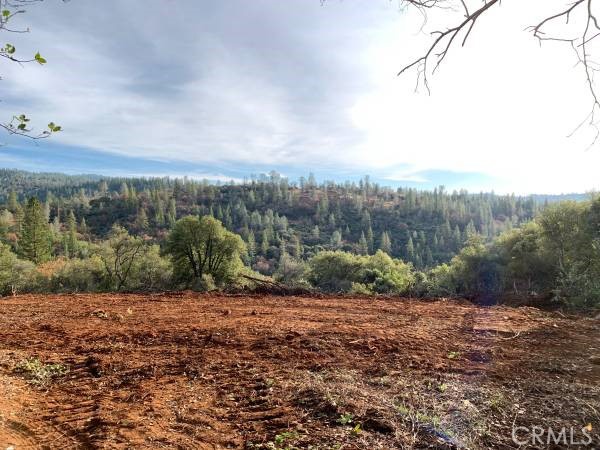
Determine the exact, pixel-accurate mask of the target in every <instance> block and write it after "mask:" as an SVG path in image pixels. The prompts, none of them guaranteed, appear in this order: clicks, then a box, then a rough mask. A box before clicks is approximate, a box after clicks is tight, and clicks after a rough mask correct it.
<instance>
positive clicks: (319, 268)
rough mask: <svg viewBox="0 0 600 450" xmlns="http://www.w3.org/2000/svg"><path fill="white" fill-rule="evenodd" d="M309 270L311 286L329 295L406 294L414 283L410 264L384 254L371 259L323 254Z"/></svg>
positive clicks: (330, 253)
mask: <svg viewBox="0 0 600 450" xmlns="http://www.w3.org/2000/svg"><path fill="white" fill-rule="evenodd" d="M309 266H310V274H309V280H310V282H311V283H312V284H313V285H314V286H316V287H318V288H320V289H322V290H324V291H328V292H355V293H361V294H366V293H371V294H372V293H378V294H406V293H408V291H409V290H410V288H411V286H412V285H413V283H414V280H415V279H414V273H413V271H412V267H411V266H410V265H409V264H405V263H404V262H402V261H400V260H398V259H392V258H391V257H390V256H389V255H388V254H386V253H384V252H382V251H381V250H379V251H378V252H377V253H376V254H375V255H372V256H359V255H353V254H351V253H346V252H341V251H336V252H332V251H327V252H321V253H319V254H317V255H315V256H314V257H313V258H311V260H310V261H309Z"/></svg>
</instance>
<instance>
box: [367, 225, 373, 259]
mask: <svg viewBox="0 0 600 450" xmlns="http://www.w3.org/2000/svg"><path fill="white" fill-rule="evenodd" d="M367 245H368V247H369V254H370V253H373V247H374V242H373V229H372V228H371V226H369V228H367Z"/></svg>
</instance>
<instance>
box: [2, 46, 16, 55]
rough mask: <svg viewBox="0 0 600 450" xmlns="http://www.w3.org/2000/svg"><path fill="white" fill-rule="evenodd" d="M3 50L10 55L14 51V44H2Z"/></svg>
mask: <svg viewBox="0 0 600 450" xmlns="http://www.w3.org/2000/svg"><path fill="white" fill-rule="evenodd" d="M4 50H5V51H6V53H8V54H9V55H12V54H13V53H14V52H15V46H14V45H12V44H6V45H5V46H4Z"/></svg>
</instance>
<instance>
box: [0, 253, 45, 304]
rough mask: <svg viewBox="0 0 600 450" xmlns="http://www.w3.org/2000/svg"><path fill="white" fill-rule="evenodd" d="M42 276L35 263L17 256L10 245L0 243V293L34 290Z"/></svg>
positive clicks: (8, 293) (7, 293)
mask: <svg viewBox="0 0 600 450" xmlns="http://www.w3.org/2000/svg"><path fill="white" fill-rule="evenodd" d="M42 278H43V277H42V275H41V274H40V273H39V272H38V271H37V270H36V268H35V264H33V263H32V262H30V261H24V260H21V259H19V258H17V255H15V254H14V253H13V252H11V250H10V247H8V246H7V245H5V244H0V295H11V294H17V293H20V292H35V291H36V290H37V289H38V288H39V286H40V284H41V281H42Z"/></svg>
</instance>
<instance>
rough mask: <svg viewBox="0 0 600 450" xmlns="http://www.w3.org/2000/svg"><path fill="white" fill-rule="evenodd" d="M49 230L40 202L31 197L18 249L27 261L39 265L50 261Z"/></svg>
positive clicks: (26, 209)
mask: <svg viewBox="0 0 600 450" xmlns="http://www.w3.org/2000/svg"><path fill="white" fill-rule="evenodd" d="M50 243H51V241H50V229H49V227H48V222H47V220H46V216H45V214H44V210H43V208H42V205H41V203H40V201H39V200H38V199H37V198H35V197H31V198H30V199H29V201H28V202H27V206H26V208H25V215H24V217H23V228H22V234H21V239H20V240H19V247H20V250H21V254H22V255H23V256H24V257H25V258H26V259H28V260H30V261H32V262H34V263H36V264H39V263H43V262H45V261H48V260H49V259H50V256H51V254H50Z"/></svg>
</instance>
